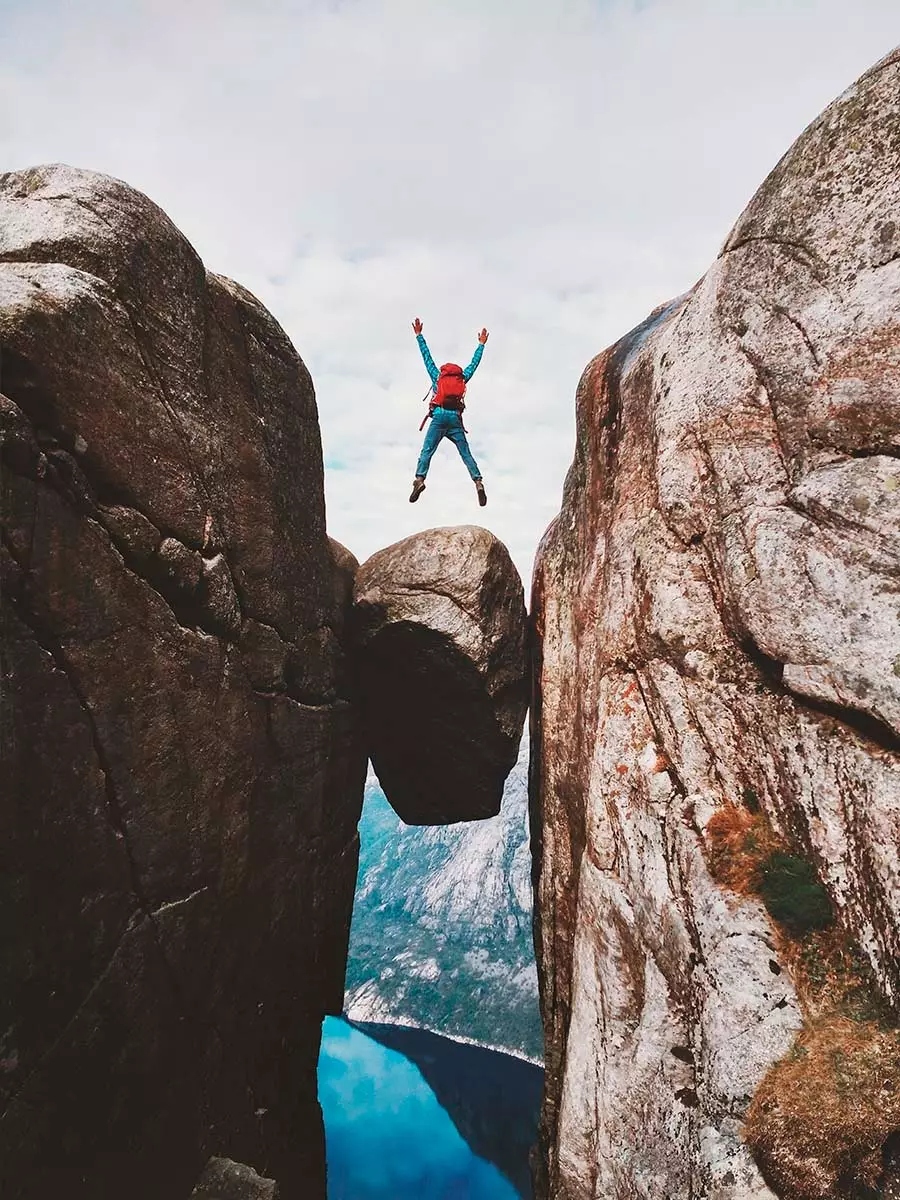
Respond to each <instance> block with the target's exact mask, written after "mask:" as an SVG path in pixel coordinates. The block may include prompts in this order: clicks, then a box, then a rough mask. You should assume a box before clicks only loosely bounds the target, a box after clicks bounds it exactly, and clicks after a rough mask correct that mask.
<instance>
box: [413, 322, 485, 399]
mask: <svg viewBox="0 0 900 1200" xmlns="http://www.w3.org/2000/svg"><path fill="white" fill-rule="evenodd" d="M416 341H417V342H418V343H419V349H420V350H421V351H422V361H423V362H424V363H425V370H426V371H427V372H428V374H429V376H430V377H431V391H432V395H433V394H434V393H435V392H436V391H437V381H438V379H439V378H440V374H441V373H440V371H439V370H438V368H437V367H436V366H435V365H434V359H433V358H432V357H431V351H430V350H429V349H428V344H427V343H426V341H425V337H424V335H423V334H421V333H418V334H416ZM482 354H484V346H483V345H482V343H481V342H479V343H478V345H477V346H476V347H475V353H474V354H473V355H472V361H471V362H470V363H469V365H468V366H467V367H466V368H465V370H464V371H463V379H464V380H465V381H466V383H468V382H469V380H470V379H471V378H472V376H473V375H474V374H475V369H476V368H477V366H478V364H479V363H480V362H481V356H482Z"/></svg>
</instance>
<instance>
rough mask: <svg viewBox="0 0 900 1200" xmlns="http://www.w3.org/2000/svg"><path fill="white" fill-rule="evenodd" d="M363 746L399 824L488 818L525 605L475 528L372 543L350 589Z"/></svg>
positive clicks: (506, 745)
mask: <svg viewBox="0 0 900 1200" xmlns="http://www.w3.org/2000/svg"><path fill="white" fill-rule="evenodd" d="M354 600H355V604H354V642H355V646H356V667H357V671H358V681H359V688H360V698H361V703H362V708H363V717H364V722H365V730H366V739H367V744H368V750H369V756H370V758H371V760H372V764H373V766H374V768H375V772H376V774H377V776H378V779H379V782H380V783H381V786H382V788H383V789H384V793H385V795H386V796H387V798H388V800H389V801H390V803H391V805H392V806H393V808H394V809H395V810H396V812H397V814H398V815H399V816H400V817H401V818H402V819H403V820H404V821H405V822H406V823H407V824H408V825H443V824H451V823H453V822H456V821H472V820H478V819H480V818H484V817H491V816H494V815H495V814H496V813H498V812H499V810H500V800H501V798H502V795H503V782H504V780H505V779H506V776H507V775H508V774H509V772H510V770H511V769H512V767H513V765H514V764H515V761H516V755H517V752H518V746H519V740H520V738H521V734H522V725H523V722H524V719H525V709H526V706H527V686H526V653H525V605H524V600H523V594H522V583H521V580H520V579H519V575H518V572H517V571H516V568H515V566H514V565H513V563H512V560H511V559H510V557H509V553H508V551H507V550H506V547H505V546H504V545H503V544H502V542H499V541H498V540H497V538H495V537H494V536H493V534H491V533H489V532H488V531H487V530H486V529H478V528H475V527H473V526H461V527H459V528H451V529H430V530H427V531H426V532H424V533H418V534H415V535H414V536H413V537H409V538H406V539H405V540H404V541H402V542H398V543H397V544H396V545H394V546H389V547H388V548H387V549H386V550H380V551H379V552H378V553H377V554H374V555H373V556H372V557H371V558H370V559H368V561H367V562H365V563H363V565H362V566H361V567H360V568H359V571H358V573H357V576H356V586H355V590H354Z"/></svg>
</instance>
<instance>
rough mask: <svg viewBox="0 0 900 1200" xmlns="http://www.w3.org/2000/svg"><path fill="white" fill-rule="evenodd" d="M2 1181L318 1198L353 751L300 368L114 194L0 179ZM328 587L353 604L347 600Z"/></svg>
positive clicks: (59, 182) (148, 217)
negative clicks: (252, 1190)
mask: <svg viewBox="0 0 900 1200" xmlns="http://www.w3.org/2000/svg"><path fill="white" fill-rule="evenodd" d="M0 349H2V360H0V392H2V396H0V421H2V442H3V483H2V487H3V491H2V516H3V543H2V569H3V576H2V612H3V631H2V647H3V656H4V660H3V679H2V688H3V703H2V704H0V723H2V735H3V748H2V759H3V775H4V781H3V795H2V805H0V845H2V856H3V862H2V868H0V875H2V879H3V883H4V888H3V914H2V919H0V924H2V928H3V930H4V953H3V955H2V956H0V1113H2V1116H0V1191H2V1193H3V1195H4V1197H9V1200H38V1198H42V1197H45V1196H46V1197H49V1196H54V1197H55V1196H59V1195H61V1194H65V1195H67V1196H71V1197H73V1200H74V1198H76V1197H84V1198H85V1200H88V1198H89V1200H106V1198H107V1197H109V1198H113V1197H115V1198H116V1200H118V1198H119V1197H121V1196H123V1195H126V1194H127V1195H129V1196H132V1197H135V1200H141V1198H142V1197H146V1198H147V1200H151V1198H152V1200H156V1197H158V1196H159V1195H162V1194H173V1195H175V1194H185V1195H187V1194H188V1192H189V1190H190V1187H191V1186H192V1185H193V1183H194V1182H195V1181H196V1180H197V1178H198V1176H199V1174H200V1169H201V1167H202V1165H203V1163H204V1162H205V1161H206V1160H207V1158H208V1157H209V1155H210V1154H215V1153H217V1152H225V1153H228V1154H233V1155H235V1156H236V1157H238V1158H240V1159H241V1160H243V1161H245V1162H247V1163H250V1164H252V1165H253V1166H254V1167H256V1168H258V1169H260V1170H263V1171H265V1172H266V1173H269V1174H272V1175H273V1176H275V1177H276V1178H277V1179H278V1180H279V1182H281V1183H282V1184H283V1187H284V1191H285V1194H287V1195H291V1194H293V1193H292V1192H291V1190H290V1189H291V1186H292V1183H293V1182H295V1181H296V1180H298V1179H300V1180H302V1181H303V1187H304V1188H305V1189H306V1190H305V1191H303V1193H302V1194H303V1195H310V1196H314V1195H316V1194H317V1193H318V1194H322V1195H324V1183H323V1174H324V1160H323V1145H322V1137H321V1117H320V1113H319V1109H318V1105H317V1102H316V1088H315V1068H316V1058H317V1051H318V1043H319V1030H320V1021H321V1017H322V1015H323V1014H324V1013H327V1012H332V1013H338V1012H340V1010H341V1004H342V999H343V976H344V964H345V954H346V944H347V936H348V930H349V919H350V910H351V904H352V897H353V889H354V883H355V875H356V861H357V840H356V823H357V819H358V816H359V811H360V806H361V801H362V789H363V782H364V777H365V754H364V750H363V747H362V742H361V739H360V736H359V731H358V729H357V720H356V715H355V710H354V709H353V707H352V705H351V704H350V703H349V702H348V700H347V698H346V689H345V686H344V684H343V683H342V681H343V680H344V679H345V677H346V675H347V671H346V667H345V664H344V650H343V647H342V643H341V631H342V629H343V625H344V623H345V621H346V617H347V610H348V596H347V589H346V586H344V585H340V586H339V582H338V578H337V576H338V575H339V574H340V566H339V564H337V563H336V561H335V559H334V557H333V554H332V550H331V548H330V546H329V542H328V539H327V537H326V533H325V514H324V499H323V487H322V457H321V447H320V438H319V428H318V420H317V412H316V405H315V398H314V394H313V388H312V383H311V381H310V378H309V375H308V374H307V372H306V369H305V368H304V366H303V363H302V362H301V361H300V359H299V357H298V355H297V354H296V352H295V350H294V349H293V347H292V346H291V344H290V342H289V340H288V338H287V337H286V335H285V334H284V332H283V331H282V330H281V328H280V327H279V326H278V325H277V323H276V322H275V321H274V319H273V318H272V317H271V316H270V315H269V313H268V312H267V311H266V310H265V309H264V308H263V307H262V306H261V305H260V304H259V302H258V301H257V300H256V299H254V297H253V296H251V295H250V294H249V293H248V292H246V291H245V290H244V289H242V288H241V287H239V286H238V285H237V284H234V283H232V282H231V281H229V280H227V279H223V278H221V277H219V276H216V275H211V274H209V273H208V272H207V271H206V270H205V269H204V267H203V264H202V263H201V262H200V260H199V258H198V257H197V255H196V253H195V252H194V251H193V249H192V248H191V246H190V245H189V244H188V243H187V241H186V240H185V239H184V237H183V236H182V235H181V234H180V233H179V232H178V230H177V229H175V227H174V226H173V225H172V224H171V222H170V221H169V220H168V219H167V217H166V216H165V215H164V214H163V213H162V212H161V211H160V210H159V209H158V208H156V206H154V205H153V204H151V203H150V201H148V200H147V199H146V198H145V197H144V196H142V195H140V194H139V193H137V192H135V191H134V190H132V189H131V188H129V187H127V186H126V185H124V184H121V183H119V182H117V181H115V180H111V179H108V178H105V177H102V176H98V175H94V174H91V173H89V172H83V171H76V170H72V169H70V168H66V167H40V168H36V169H33V170H28V171H23V172H19V173H16V174H9V175H5V176H2V177H0ZM341 596H343V600H341V599H340V597H341Z"/></svg>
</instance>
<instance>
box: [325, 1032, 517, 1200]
mask: <svg viewBox="0 0 900 1200" xmlns="http://www.w3.org/2000/svg"><path fill="white" fill-rule="evenodd" d="M319 1101H320V1103H321V1105H322V1112H323V1114H324V1117H325V1142H326V1147H327V1154H328V1200H518V1196H519V1194H518V1192H517V1191H516V1190H515V1188H513V1186H512V1184H511V1183H509V1182H508V1181H507V1180H506V1179H505V1178H504V1177H503V1176H502V1175H501V1174H500V1172H499V1171H498V1170H497V1168H496V1167H494V1166H492V1165H491V1164H490V1163H488V1162H486V1161H485V1160H484V1159H482V1158H479V1157H478V1156H477V1155H475V1154H474V1153H473V1152H472V1150H471V1149H470V1148H469V1146H468V1145H467V1143H466V1142H465V1141H464V1140H463V1138H462V1137H461V1136H460V1134H459V1133H458V1132H457V1130H456V1127H455V1125H454V1124H453V1121H452V1120H451V1119H450V1117H449V1115H448V1114H447V1112H446V1111H445V1110H444V1109H443V1108H442V1107H441V1105H440V1104H439V1103H438V1101H437V1098H436V1097H435V1094H434V1092H433V1091H432V1090H431V1088H430V1087H429V1086H428V1084H427V1083H426V1082H425V1079H424V1078H423V1076H422V1074H421V1072H420V1071H419V1069H418V1068H417V1067H416V1066H414V1065H413V1063H412V1062H410V1061H409V1059H407V1058H405V1057H404V1056H403V1055H402V1054H399V1053H397V1052H396V1051H395V1050H389V1049H387V1048H386V1047H385V1046H382V1045H380V1044H379V1043H378V1042H376V1041H373V1039H372V1038H370V1037H367V1036H366V1035H365V1034H363V1033H360V1032H359V1030H357V1029H354V1028H353V1027H352V1026H351V1025H348V1024H347V1023H346V1022H345V1021H342V1020H338V1019H336V1018H334V1017H327V1018H326V1020H325V1023H324V1026H323V1031H322V1051H321V1054H320V1057H319Z"/></svg>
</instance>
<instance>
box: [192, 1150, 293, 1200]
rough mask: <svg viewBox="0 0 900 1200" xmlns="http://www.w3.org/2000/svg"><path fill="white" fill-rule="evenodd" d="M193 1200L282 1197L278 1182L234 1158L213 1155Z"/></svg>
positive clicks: (253, 1199)
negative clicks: (233, 1159)
mask: <svg viewBox="0 0 900 1200" xmlns="http://www.w3.org/2000/svg"><path fill="white" fill-rule="evenodd" d="M191 1200H278V1184H277V1183H276V1182H275V1180H274V1179H263V1177H262V1176H261V1175H257V1173H256V1171H254V1170H253V1168H252V1167H245V1166H244V1164H243V1163H236V1162H232V1161H231V1159H230V1158H211V1159H210V1160H209V1162H208V1163H207V1164H206V1167H205V1168H204V1171H203V1174H202V1175H201V1176H200V1181H199V1183H198V1184H197V1186H196V1187H195V1188H194V1190H193V1192H191Z"/></svg>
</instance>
